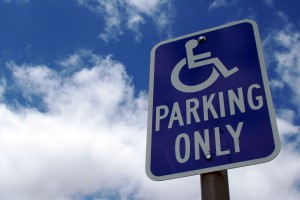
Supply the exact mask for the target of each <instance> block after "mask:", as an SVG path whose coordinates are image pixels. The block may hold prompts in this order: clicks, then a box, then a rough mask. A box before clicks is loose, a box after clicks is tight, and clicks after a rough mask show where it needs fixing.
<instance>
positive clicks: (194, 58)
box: [171, 39, 239, 93]
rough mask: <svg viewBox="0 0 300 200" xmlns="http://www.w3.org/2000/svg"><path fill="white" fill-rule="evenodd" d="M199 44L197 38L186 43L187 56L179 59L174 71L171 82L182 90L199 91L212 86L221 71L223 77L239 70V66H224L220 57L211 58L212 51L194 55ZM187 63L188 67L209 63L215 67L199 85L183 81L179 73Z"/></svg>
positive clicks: (188, 91) (187, 91)
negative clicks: (194, 50) (230, 67)
mask: <svg viewBox="0 0 300 200" xmlns="http://www.w3.org/2000/svg"><path fill="white" fill-rule="evenodd" d="M198 45H199V42H198V41H197V40H196V39H192V40H189V41H188V42H187V43H186V44H185V49H186V58H183V59H182V60H181V61H179V62H178V63H177V64H176V65H175V67H174V69H173V71H172V74H171V82H172V84H173V86H174V87H175V88H176V89H177V90H179V91H181V92H186V93H192V92H199V91H201V90H204V89H206V88H208V87H209V86H211V85H212V84H213V83H214V82H215V81H216V80H217V79H218V77H219V76H220V73H221V74H222V75H223V77H225V78H227V77H229V76H230V75H232V74H234V73H235V72H237V71H238V70H239V69H238V68H237V67H234V68H232V69H230V70H228V69H227V68H226V67H225V66H224V64H223V63H222V62H221V61H220V60H219V58H217V57H214V58H211V52H206V53H201V54H198V55H194V52H193V49H194V48H196V47H197V46H198ZM186 64H187V66H188V69H192V68H196V67H203V66H206V67H208V65H209V64H214V66H215V67H213V71H212V73H211V75H210V76H209V77H208V78H207V79H206V80H205V81H204V82H202V83H199V84H197V85H186V84H184V83H182V82H181V80H180V79H179V73H180V71H181V69H182V68H183V67H184V66H185V65H186ZM216 68H217V70H216Z"/></svg>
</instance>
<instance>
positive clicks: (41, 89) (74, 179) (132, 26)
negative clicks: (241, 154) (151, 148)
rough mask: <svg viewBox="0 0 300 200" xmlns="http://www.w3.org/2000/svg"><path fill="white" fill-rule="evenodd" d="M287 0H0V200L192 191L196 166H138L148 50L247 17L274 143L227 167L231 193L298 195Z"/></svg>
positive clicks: (299, 94)
mask: <svg viewBox="0 0 300 200" xmlns="http://www.w3.org/2000/svg"><path fill="white" fill-rule="evenodd" d="M299 6H300V3H299V1H297V0H288V1H279V0H256V1H246V0H209V1H205V0H197V1H175V0H68V1H67V0H61V1H50V0H43V1H36V0H0V97H1V98H0V116H1V117H0V171H1V173H0V199H7V200H18V199H22V200H27V199H28V200H34V199H39V200H47V199H52V200H53V199H54V200H75V199H76V200H84V199H89V200H90V199H94V200H104V199H122V200H126V199H130V200H131V199H143V200H154V199H155V200H160V199H174V200H177V199H178V200H179V199H199V198H200V190H199V187H200V186H199V184H200V183H199V176H192V177H186V178H181V179H176V180H170V181H164V182H154V181H151V180H150V179H149V178H148V177H147V176H146V174H145V155H146V152H145V151H146V132H147V128H146V127H147V112H148V111H147V106H148V102H147V100H148V81H149V67H150V52H151V49H152V47H153V46H154V45H155V44H157V43H158V42H160V41H163V40H166V39H169V38H173V37H178V36H181V35H185V34H189V33H192V32H197V31H201V30H204V29H208V28H211V27H214V26H219V25H222V24H226V23H229V22H233V21H237V20H241V19H253V20H255V21H256V22H257V23H258V26H259V30H260V35H261V41H262V45H263V50H264V56H265V60H266V64H267V70H268V75H269V80H270V86H271V91H272V96H273V101H274V106H275V111H276V119H277V124H278V129H279V133H280V137H281V141H282V149H281V152H280V154H279V156H278V157H277V158H275V159H274V160H273V161H271V162H269V163H266V164H260V165H255V166H249V167H243V168H238V169H232V170H229V181H230V182H229V184H230V193H231V198H232V199H246V200H248V199H249V200H250V199H251V200H252V199H273V200H279V199H289V200H297V199H299V198H300V161H299V159H300V136H299V123H300V118H299V117H300V116H299V111H300V106H299V105H300V89H299V87H298V85H300V54H299V52H300V15H299Z"/></svg>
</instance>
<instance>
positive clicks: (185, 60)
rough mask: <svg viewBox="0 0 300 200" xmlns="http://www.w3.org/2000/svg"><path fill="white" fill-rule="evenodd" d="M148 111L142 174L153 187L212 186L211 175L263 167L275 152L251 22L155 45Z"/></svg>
mask: <svg viewBox="0 0 300 200" xmlns="http://www.w3.org/2000/svg"><path fill="white" fill-rule="evenodd" d="M148 109H149V112H148V130H147V153H146V173H147V175H148V176H149V178H151V179H152V180H167V179H173V178H179V177H184V176H190V175H197V174H202V182H203V183H206V182H207V181H208V180H211V181H213V182H214V180H215V178H216V180H217V179H218V176H210V173H211V172H216V171H217V173H219V174H220V175H222V174H223V175H224V173H225V172H224V171H223V172H224V173H223V172H222V170H225V171H226V170H227V169H231V168H236V167H242V166H247V165H253V164H258V163H263V162H267V161H270V160H272V159H273V158H275V157H276V156H277V155H278V153H279V151H280V140H279V135H278V130H277V125H276V119H275V113H274V108H273V103H272V97H271V92H270V88H269V82H268V77H267V72H266V67H265V62H264V58H263V53H262V48H261V43H260V38H259V32H258V27H257V24H256V23H255V22H254V21H252V20H242V21H238V22H234V23H230V24H226V25H223V26H219V27H215V28H211V29H208V30H204V31H200V32H196V33H192V34H188V35H185V36H181V37H178V38H174V39H170V40H166V41H163V42H160V43H158V44H157V45H156V46H155V47H154V48H153V49H152V52H151V65H150V81H149V106H148ZM219 171H221V172H219ZM223 175H222V176H219V177H221V179H220V180H227V178H225V177H227V175H226V176H225V175H224V176H223ZM212 177H215V178H212ZM222 177H223V178H222ZM217 182H218V181H217ZM217 182H216V183H217ZM204 185H205V184H204ZM227 185H228V183H227ZM204 190H205V191H206V190H207V189H204ZM207 191H208V190H207ZM203 195H205V194H203Z"/></svg>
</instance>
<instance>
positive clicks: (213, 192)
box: [201, 170, 230, 200]
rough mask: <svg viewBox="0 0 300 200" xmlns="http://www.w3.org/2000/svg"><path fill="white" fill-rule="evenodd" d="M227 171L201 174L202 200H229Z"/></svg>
mask: <svg viewBox="0 0 300 200" xmlns="http://www.w3.org/2000/svg"><path fill="white" fill-rule="evenodd" d="M229 199H230V196H229V184H228V174H227V170H222V171H216V172H210V173H205V174H201V200H229Z"/></svg>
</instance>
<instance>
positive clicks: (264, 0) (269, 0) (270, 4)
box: [263, 0, 274, 6]
mask: <svg viewBox="0 0 300 200" xmlns="http://www.w3.org/2000/svg"><path fill="white" fill-rule="evenodd" d="M263 2H264V3H266V4H267V5H268V6H272V5H273V4H274V0H263Z"/></svg>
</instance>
